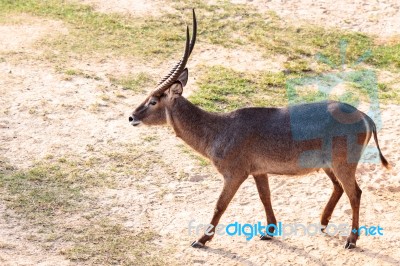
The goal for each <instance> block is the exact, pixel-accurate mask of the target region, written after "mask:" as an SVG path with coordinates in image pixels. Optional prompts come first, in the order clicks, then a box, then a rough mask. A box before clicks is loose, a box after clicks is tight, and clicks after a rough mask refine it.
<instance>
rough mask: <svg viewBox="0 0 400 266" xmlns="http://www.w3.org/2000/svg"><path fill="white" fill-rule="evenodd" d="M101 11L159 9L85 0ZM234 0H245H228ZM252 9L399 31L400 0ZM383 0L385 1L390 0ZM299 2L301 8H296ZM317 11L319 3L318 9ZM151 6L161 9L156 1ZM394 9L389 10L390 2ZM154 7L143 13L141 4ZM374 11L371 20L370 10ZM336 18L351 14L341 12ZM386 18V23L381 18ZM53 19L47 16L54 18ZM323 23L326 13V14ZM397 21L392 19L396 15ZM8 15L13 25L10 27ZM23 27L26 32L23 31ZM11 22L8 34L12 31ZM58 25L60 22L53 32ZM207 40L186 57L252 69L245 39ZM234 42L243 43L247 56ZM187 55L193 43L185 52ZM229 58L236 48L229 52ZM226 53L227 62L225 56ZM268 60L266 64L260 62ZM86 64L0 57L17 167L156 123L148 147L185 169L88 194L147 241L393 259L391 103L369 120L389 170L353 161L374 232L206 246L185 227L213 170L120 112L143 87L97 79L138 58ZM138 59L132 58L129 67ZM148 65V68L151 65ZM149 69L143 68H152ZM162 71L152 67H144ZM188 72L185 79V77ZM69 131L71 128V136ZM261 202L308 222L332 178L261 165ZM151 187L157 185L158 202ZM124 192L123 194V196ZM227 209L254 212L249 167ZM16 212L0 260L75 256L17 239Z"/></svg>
mask: <svg viewBox="0 0 400 266" xmlns="http://www.w3.org/2000/svg"><path fill="white" fill-rule="evenodd" d="M85 2H90V3H92V4H94V5H95V6H96V7H97V8H98V9H99V10H100V11H103V12H109V11H121V12H130V13H132V14H134V15H144V14H146V13H147V12H156V13H154V14H161V13H162V10H163V8H164V7H162V5H161V4H160V3H161V2H160V1H155V2H153V1H135V2H134V4H133V1H100V0H89V1H85ZM235 2H244V1H235ZM248 2H249V4H254V5H256V6H258V7H259V8H260V10H274V11H276V12H277V13H278V14H279V15H282V16H284V17H286V18H288V19H289V18H290V19H296V18H298V17H301V18H302V19H304V17H306V16H308V18H307V19H308V20H310V21H312V22H315V23H322V22H323V23H329V25H334V26H340V27H344V28H349V29H352V30H361V31H366V32H373V33H382V36H386V34H387V35H390V36H393V34H398V33H399V28H398V27H394V26H391V25H394V24H393V23H396V21H398V19H399V17H400V16H398V12H399V8H398V7H399V5H398V4H390V3H389V2H390V1H356V4H352V3H350V2H352V1H347V0H338V1H335V3H334V4H330V3H328V1H319V2H318V4H312V5H311V4H309V3H310V2H312V1H308V0H303V1H296V3H294V1H257V0H254V1H248ZM392 2H394V1H392ZM304 6H307V8H302V7H304ZM325 11H326V12H325ZM157 12H161V13H157ZM396 12H397V13H396ZM152 14H153V13H152ZM373 14H375V15H376V16H377V18H376V19H375V20H372V19H370V16H372V15H373ZM346 19H352V21H351V23H347V22H346ZM390 23H392V24H390ZM55 25H56V26H57V27H55ZM327 25H328V24H327ZM397 25H398V24H397ZM15 27H18V29H17V28H15ZM53 27H54V28H57V29H59V28H62V27H61V26H60V24H59V22H57V21H44V22H43V23H40V22H38V23H36V24H35V23H34V24H33V25H22V26H15V25H10V26H1V27H0V50H1V51H10V50H12V51H15V52H19V53H34V52H35V51H34V48H33V47H32V46H31V44H33V43H34V42H35V41H36V40H38V39H40V38H44V37H46V34H48V32H49V28H53ZM32 31H34V32H35V34H30V33H31V32H32ZM15 32H18V34H14V33H15ZM64 34H67V33H64ZM214 48H215V47H208V46H205V45H204V46H202V47H196V49H197V51H196V53H197V55H199V57H197V59H195V60H193V61H192V62H190V63H189V67H191V64H198V63H202V60H203V63H204V62H208V61H211V62H210V64H212V62H217V61H221V60H223V61H224V62H225V61H226V60H230V61H229V64H230V66H231V67H233V68H236V69H238V70H251V69H249V68H250V67H251V66H249V63H251V62H252V61H253V59H254V60H255V59H256V58H258V55H257V53H251V51H241V52H235V51H230V50H226V49H225V50H223V49H221V50H220V51H221V52H216V51H215V50H214ZM241 53H247V55H248V56H246V57H245V58H246V59H240V58H243V57H242V56H241ZM194 55H196V54H194ZM194 57H195V56H194ZM239 59H240V60H239ZM235 62H236V64H235ZM273 62H279V58H278V59H277V60H276V61H275V60H272V59H271V63H272V64H269V62H263V61H259V62H257V63H256V64H259V65H260V66H261V65H264V66H265V65H267V66H269V67H270V69H271V70H273V71H278V70H280V69H281V66H280V65H279V63H275V64H273ZM263 63H268V64H263ZM75 64H76V66H77V67H79V68H80V69H83V70H85V71H86V72H88V73H95V74H96V75H98V76H99V77H101V78H102V79H101V80H93V79H86V78H83V77H74V78H73V79H72V80H66V79H65V76H64V75H63V74H60V73H57V72H56V71H55V70H54V69H53V68H52V67H50V66H49V65H47V64H46V62H36V61H28V62H24V63H21V62H12V61H11V62H1V63H0V94H1V98H0V113H1V117H0V131H1V135H0V151H1V153H0V154H1V155H0V156H1V157H3V158H6V159H7V160H8V161H10V163H11V164H12V165H14V166H16V167H18V168H22V169H23V168H27V167H29V166H31V165H32V164H34V162H35V161H36V160H40V159H41V158H43V157H44V156H46V155H48V154H52V155H54V156H56V157H57V156H60V157H62V156H64V155H68V154H76V155H77V156H80V157H83V158H84V157H85V156H88V150H87V146H88V145H91V146H95V147H96V150H103V151H108V150H112V149H118V145H116V146H110V143H118V144H122V145H123V144H126V145H131V144H132V143H139V141H138V140H139V139H140V136H143V135H146V134H149V135H151V134H157V135H159V136H162V137H163V142H162V144H157V145H156V146H155V149H156V150H157V151H158V152H159V153H160V154H162V155H163V156H164V158H165V161H166V162H167V163H171V164H174V165H175V167H176V168H179V169H183V170H184V171H185V172H186V173H187V174H188V175H189V178H188V179H187V180H186V181H177V180H176V179H174V178H173V177H168V176H161V177H160V178H157V180H155V178H154V177H153V176H151V175H149V176H148V177H147V178H145V179H144V181H143V185H144V186H145V187H146V189H145V190H141V189H138V188H137V187H136V186H134V185H133V182H134V181H133V178H132V179H130V178H126V179H124V180H120V181H119V182H120V184H119V186H118V188H117V189H109V190H107V191H104V192H103V193H101V195H99V202H100V204H102V205H104V212H105V213H107V214H108V215H110V216H112V215H118V216H119V217H125V218H126V221H125V226H127V227H128V228H135V229H146V228H150V229H153V230H157V231H159V234H160V235H161V238H160V239H158V240H157V244H158V245H160V246H162V247H169V246H174V247H175V249H176V252H175V253H174V254H171V256H172V257H173V258H174V259H176V261H178V262H180V263H181V264H194V265H201V264H206V265H296V264H308V265H341V264H360V265H399V264H400V253H399V252H398V251H399V250H400V225H399V223H398V222H397V221H399V219H400V212H399V211H398V204H399V201H400V175H399V174H398V172H399V170H400V164H399V163H398V161H399V152H398V147H399V145H400V120H398V117H399V115H400V107H399V106H397V105H390V106H383V107H382V119H383V128H382V130H381V131H380V132H379V140H380V145H381V147H382V151H383V153H384V154H385V156H386V157H387V158H388V160H389V161H390V162H391V163H392V164H393V166H394V167H393V169H392V170H391V171H386V170H384V169H383V167H381V166H380V165H371V164H362V165H361V166H360V167H359V169H358V172H357V178H358V181H359V185H360V187H361V189H362V190H363V196H362V207H361V213H360V220H361V224H366V225H377V224H379V225H381V226H382V227H383V228H384V236H380V237H371V236H369V237H361V238H360V240H359V241H358V246H359V247H358V248H357V249H355V250H352V251H347V250H344V249H343V248H342V245H343V243H344V241H345V237H340V236H332V237H330V236H315V237H309V236H307V237H292V238H289V239H285V240H283V239H280V238H276V239H274V240H272V241H268V242H264V241H258V240H257V239H253V240H251V241H246V240H245V239H244V238H243V237H230V236H220V237H216V238H215V239H214V240H213V241H212V242H211V243H209V244H208V248H207V249H201V250H197V249H192V248H190V247H189V244H190V242H191V241H193V240H195V239H196V236H195V235H188V230H187V226H188V223H189V221H190V220H192V219H195V223H197V224H199V223H208V222H209V220H210V218H211V215H212V212H213V208H214V205H215V202H216V199H217V197H218V195H219V191H220V190H221V188H222V180H221V179H220V178H219V177H218V175H217V174H216V173H215V172H211V173H210V172H205V173H203V174H199V173H193V172H191V169H193V165H192V163H193V162H192V161H190V160H189V161H188V160H186V158H185V157H182V156H180V155H177V153H176V151H178V150H179V148H178V147H177V145H178V144H180V143H181V142H180V141H179V140H177V139H176V138H175V137H174V136H173V134H171V133H170V131H169V130H168V129H165V128H158V127H157V128H145V127H140V128H132V126H130V125H129V124H128V123H127V115H128V114H129V113H130V112H131V110H132V109H133V107H134V106H135V105H137V104H138V103H140V101H141V100H142V99H143V96H144V95H134V93H132V92H129V91H125V92H124V93H125V94H126V97H127V98H118V99H117V98H116V96H115V92H116V91H118V89H120V88H108V89H99V87H100V88H101V87H104V86H110V84H109V81H108V79H107V78H106V75H107V74H108V71H109V69H110V68H113V69H114V71H118V72H120V73H121V72H122V73H125V72H126V73H131V70H130V69H132V68H133V69H134V70H133V71H138V72H139V71H142V70H143V67H142V66H135V64H134V62H128V61H124V60H106V61H104V60H102V61H100V60H97V59H96V58H94V59H93V60H92V61H91V62H85V64H82V63H81V62H76V63H75ZM135 67H137V69H135ZM152 71H153V72H154V71H156V70H152ZM151 73H152V72H151ZM155 74H158V75H162V73H155ZM191 84H193V80H192V81H191V83H190V84H189V87H190V85H191ZM104 94H106V95H108V96H109V97H110V98H111V99H115V100H116V101H115V102H114V103H113V104H110V103H108V102H104V101H102V100H101V97H102V95H104ZM77 136H79V138H78V137H77ZM270 185H271V191H272V203H273V207H274V211H275V214H276V216H277V219H278V220H279V221H282V222H284V223H295V222H298V221H301V222H303V223H306V224H311V223H316V222H318V221H319V216H320V213H321V211H322V208H323V207H324V205H325V204H326V202H327V200H328V198H329V195H330V193H331V189H332V188H331V187H332V185H331V183H330V181H329V179H328V178H327V177H326V176H325V175H324V174H323V173H314V174H311V175H308V176H304V177H301V178H290V177H285V176H280V177H279V176H271V177H270ZM160 187H162V188H163V191H164V196H163V198H162V201H161V202H160V196H159V194H160ZM133 202H134V203H135V204H132V203H133ZM0 213H6V209H5V207H4V205H3V204H2V203H0ZM350 214H351V208H350V205H349V203H348V200H347V198H346V197H345V196H343V197H342V199H341V200H340V201H339V203H338V206H337V207H336V210H335V212H334V214H333V217H332V220H331V221H332V222H334V223H337V224H339V223H350V222H351V217H350ZM234 221H238V222H240V223H247V222H248V223H255V222H257V221H265V215H264V210H263V207H262V204H261V202H260V200H259V198H258V194H257V190H256V187H255V184H254V181H253V180H252V179H251V178H249V179H248V180H247V181H246V182H245V183H244V184H243V185H242V187H241V188H240V190H239V191H238V193H237V194H236V196H235V198H234V200H233V201H232V203H231V204H230V206H229V208H228V210H227V212H226V213H225V214H224V216H223V218H222V220H221V223H224V224H228V223H231V222H234ZM23 228H24V227H23V221H15V220H10V219H7V218H6V216H2V217H0V264H1V265H75V263H73V262H71V261H68V260H66V259H65V258H64V257H62V256H60V255H59V254H57V253H52V252H49V251H45V250H44V249H43V248H42V247H41V246H39V245H38V244H37V243H35V242H31V241H29V240H28V237H27V234H26V233H25V232H24V230H26V229H23Z"/></svg>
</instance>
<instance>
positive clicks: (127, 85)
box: [110, 72, 155, 93]
mask: <svg viewBox="0 0 400 266" xmlns="http://www.w3.org/2000/svg"><path fill="white" fill-rule="evenodd" d="M110 81H111V83H113V84H117V85H120V86H122V88H123V89H124V90H132V91H134V92H140V93H143V92H145V91H146V89H147V88H148V87H149V86H151V85H154V81H155V80H154V79H153V77H152V76H151V75H149V74H147V73H145V72H140V73H138V74H136V75H132V76H123V77H114V76H113V77H110Z"/></svg>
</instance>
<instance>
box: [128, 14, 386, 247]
mask: <svg viewBox="0 0 400 266" xmlns="http://www.w3.org/2000/svg"><path fill="white" fill-rule="evenodd" d="M196 31H197V23H196V15H195V12H194V10H193V35H192V37H191V40H190V41H189V28H188V27H187V29H186V45H185V51H184V54H183V57H182V59H181V60H180V61H179V62H178V63H177V64H176V65H175V66H174V67H173V68H172V70H171V71H170V73H169V74H168V75H166V76H165V77H164V78H163V79H162V80H161V81H160V82H159V83H158V85H157V87H156V88H155V89H154V90H153V91H152V92H151V93H150V95H149V96H148V97H147V98H146V99H145V100H144V102H143V103H142V104H140V105H139V106H138V107H137V108H136V109H135V110H134V111H133V113H132V115H131V116H130V117H129V122H130V123H131V124H132V125H133V126H137V125H139V124H141V123H143V124H145V125H163V124H168V125H169V126H171V127H172V128H173V130H174V131H175V134H176V136H177V137H179V138H181V139H182V140H184V141H185V142H186V143H187V144H188V145H189V146H191V147H192V148H193V149H195V150H196V151H197V152H199V153H200V154H202V155H203V156H205V157H207V158H208V159H210V160H211V162H212V163H213V164H214V166H215V167H216V169H217V170H218V171H219V172H220V173H221V174H222V175H223V177H224V185H223V188H222V192H221V194H220V196H219V199H218V201H217V204H216V207H215V211H214V214H213V217H212V219H211V222H210V224H211V225H213V226H214V227H213V229H212V232H213V230H215V227H216V226H217V224H218V222H219V220H220V218H221V216H222V214H223V213H224V211H225V210H226V208H227V206H228V204H229V202H230V201H231V200H232V198H233V196H234V195H235V193H236V191H237V190H238V188H239V186H240V185H241V184H242V183H243V181H244V180H245V179H246V178H247V177H248V176H249V175H252V176H253V178H254V180H255V183H256V186H257V190H258V193H259V196H260V199H261V201H262V203H263V205H264V208H265V213H266V216H267V222H268V224H274V225H276V219H275V215H274V212H273V210H272V205H271V196H270V189H269V184H268V174H274V175H304V174H307V173H311V172H313V171H317V170H319V169H323V170H324V171H325V173H326V174H327V175H328V177H329V178H330V179H331V181H332V183H333V192H332V195H331V196H330V199H329V201H328V203H327V205H326V206H325V208H324V210H323V212H322V215H321V220H320V222H321V225H322V226H325V227H326V226H327V225H328V222H329V220H330V217H331V215H332V212H333V210H334V208H335V206H336V204H337V202H338V201H339V199H340V197H341V196H342V194H343V192H345V193H346V195H347V196H348V198H349V200H350V205H351V208H352V228H353V229H358V227H359V208H360V198H361V189H360V188H359V186H358V185H357V182H356V179H355V172H356V168H357V164H358V162H359V160H360V158H361V155H362V152H363V150H364V148H365V147H366V145H367V144H368V142H369V140H370V138H371V136H373V137H374V139H375V142H376V145H377V148H378V151H379V157H380V160H381V162H382V164H383V165H384V166H385V167H387V168H388V167H389V164H388V162H387V160H386V159H385V157H384V156H383V155H382V153H381V150H380V147H379V144H378V138H377V133H376V126H375V123H374V122H373V120H372V119H371V118H370V117H368V116H367V115H366V114H364V113H362V112H361V111H359V110H357V109H356V108H354V107H352V106H350V105H348V104H344V103H341V102H336V101H325V102H317V103H310V104H301V105H295V106H291V107H288V108H243V109H238V110H236V111H233V112H230V113H223V114H219V113H210V112H206V111H204V110H202V109H200V108H199V107H197V106H195V105H194V104H192V103H191V102H189V101H188V100H187V99H186V98H184V97H183V96H182V90H183V87H184V86H185V85H186V83H187V80H188V70H187V68H185V67H186V63H187V61H188V58H189V56H190V54H191V52H192V50H193V47H194V45H195V42H196ZM273 232H274V230H273V227H270V228H269V231H268V232H265V233H266V234H265V235H263V236H261V239H262V240H268V239H271V235H270V234H271V233H273ZM212 237H213V235H209V234H207V235H206V234H204V235H203V236H202V237H200V238H199V239H198V240H197V241H194V242H193V243H192V246H193V247H203V246H204V245H205V243H206V242H207V241H210V240H211V239H212ZM357 238H358V235H357V234H356V233H353V232H351V233H350V235H349V236H348V237H347V241H346V243H345V248H347V249H351V248H354V247H355V246H356V241H357Z"/></svg>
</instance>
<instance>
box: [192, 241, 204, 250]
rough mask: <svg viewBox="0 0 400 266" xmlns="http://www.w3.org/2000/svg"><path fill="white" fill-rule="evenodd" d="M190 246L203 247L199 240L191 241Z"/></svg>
mask: <svg viewBox="0 0 400 266" xmlns="http://www.w3.org/2000/svg"><path fill="white" fill-rule="evenodd" d="M191 246H192V247H193V248H204V244H202V243H200V242H199V241H196V240H195V241H193V243H192V244H191Z"/></svg>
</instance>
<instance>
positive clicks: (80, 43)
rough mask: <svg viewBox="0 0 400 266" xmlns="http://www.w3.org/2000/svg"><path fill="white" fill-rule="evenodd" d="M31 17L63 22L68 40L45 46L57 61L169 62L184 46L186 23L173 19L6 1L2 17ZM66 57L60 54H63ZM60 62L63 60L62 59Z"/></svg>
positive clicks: (47, 0) (36, 0) (37, 0)
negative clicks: (110, 57)
mask: <svg viewBox="0 0 400 266" xmlns="http://www.w3.org/2000/svg"><path fill="white" fill-rule="evenodd" d="M21 13H26V14H31V15H34V16H38V17H45V18H51V19H56V20H61V21H63V22H64V23H65V26H66V27H67V28H68V30H69V34H68V36H61V37H59V38H53V39H51V38H50V39H46V40H42V41H41V42H40V45H41V46H44V47H45V48H48V49H50V50H51V51H48V54H49V55H48V56H49V57H50V58H51V59H57V56H58V57H61V56H62V55H63V54H64V53H67V54H66V55H63V56H68V55H71V54H73V55H91V54H93V53H99V52H101V53H106V54H118V55H129V56H134V57H138V58H152V60H155V61H157V58H165V56H166V55H168V56H170V55H171V53H174V52H175V51H177V50H179V51H181V50H182V47H183V46H184V38H185V34H184V23H185V22H184V21H182V19H180V18H177V17H175V16H173V15H170V14H166V15H165V16H162V17H157V18H155V17H147V18H145V19H143V18H137V17H133V16H122V15H118V14H104V13H99V12H95V11H94V10H93V8H92V7H90V6H88V5H83V4H79V3H76V2H69V1H57V0H44V1H42V0H24V1H22V0H4V1H1V2H0V17H1V16H10V15H12V14H21ZM57 51H59V52H63V53H59V52H57ZM58 60H60V59H58Z"/></svg>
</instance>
